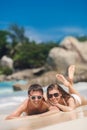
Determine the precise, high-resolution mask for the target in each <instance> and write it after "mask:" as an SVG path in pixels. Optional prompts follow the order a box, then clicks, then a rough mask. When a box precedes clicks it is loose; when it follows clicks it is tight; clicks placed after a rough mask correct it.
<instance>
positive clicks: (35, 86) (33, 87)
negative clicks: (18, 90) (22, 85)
mask: <svg viewBox="0 0 87 130" xmlns="http://www.w3.org/2000/svg"><path fill="white" fill-rule="evenodd" d="M31 91H39V92H41V93H42V94H43V88H42V86H41V85H39V84H32V85H31V86H30V87H29V88H28V95H29V94H30V92H31Z"/></svg>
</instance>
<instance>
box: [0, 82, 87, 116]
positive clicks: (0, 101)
mask: <svg viewBox="0 0 87 130" xmlns="http://www.w3.org/2000/svg"><path fill="white" fill-rule="evenodd" d="M17 82H19V83H20V84H25V83H26V81H23V80H21V81H8V82H0V115H3V114H6V115H7V114H10V113H11V112H12V111H14V110H15V109H16V108H17V107H18V106H19V105H20V104H21V103H22V102H23V101H24V100H25V99H26V98H27V96H28V95H27V90H25V91H14V90H13V88H12V85H13V84H15V83H17ZM62 87H64V86H62ZM74 87H75V89H77V90H78V91H79V92H80V93H81V94H82V95H83V96H85V97H86V98H87V82H79V83H76V84H74ZM65 89H66V88H65ZM44 91H46V87H45V88H44Z"/></svg>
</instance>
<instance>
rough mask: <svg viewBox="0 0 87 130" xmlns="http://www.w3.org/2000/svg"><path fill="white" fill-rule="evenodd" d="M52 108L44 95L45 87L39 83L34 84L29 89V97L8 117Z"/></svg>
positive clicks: (39, 112)
mask: <svg viewBox="0 0 87 130" xmlns="http://www.w3.org/2000/svg"><path fill="white" fill-rule="evenodd" d="M49 110H50V107H49V105H48V104H47V102H46V101H45V99H44V97H43V89H42V87H41V86H40V85H39V84H32V85H31V86H30V87H29V89H28V98H27V99H25V101H24V102H23V103H22V104H21V105H20V106H19V107H18V108H17V110H15V111H14V112H13V113H12V114H10V115H9V116H7V117H6V119H12V118H16V117H19V116H21V114H22V113H26V115H34V114H41V113H44V112H47V111H49Z"/></svg>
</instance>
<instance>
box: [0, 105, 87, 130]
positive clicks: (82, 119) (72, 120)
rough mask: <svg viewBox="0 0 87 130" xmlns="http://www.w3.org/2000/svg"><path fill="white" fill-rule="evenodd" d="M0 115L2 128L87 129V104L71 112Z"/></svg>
mask: <svg viewBox="0 0 87 130" xmlns="http://www.w3.org/2000/svg"><path fill="white" fill-rule="evenodd" d="M5 117H6V115H1V117H0V130H48V129H55V130H58V129H59V130H60V129H61V130H63V129H64V130H66V129H69V130H70V129H72V130H73V129H74V130H75V129H79V130H87V105H86V106H82V107H79V108H77V109H75V110H73V111H71V112H59V113H58V112H57V111H52V112H47V113H44V114H39V115H34V116H27V117H23V118H16V119H12V120H5Z"/></svg>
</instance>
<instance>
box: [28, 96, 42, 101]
mask: <svg viewBox="0 0 87 130" xmlns="http://www.w3.org/2000/svg"><path fill="white" fill-rule="evenodd" d="M30 98H31V99H32V100H35V99H36V98H37V99H38V100H40V99H42V96H30Z"/></svg>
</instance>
